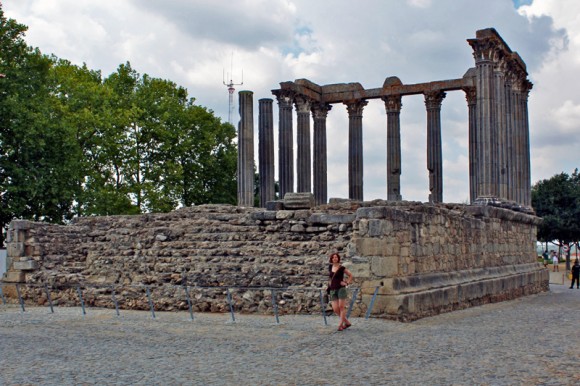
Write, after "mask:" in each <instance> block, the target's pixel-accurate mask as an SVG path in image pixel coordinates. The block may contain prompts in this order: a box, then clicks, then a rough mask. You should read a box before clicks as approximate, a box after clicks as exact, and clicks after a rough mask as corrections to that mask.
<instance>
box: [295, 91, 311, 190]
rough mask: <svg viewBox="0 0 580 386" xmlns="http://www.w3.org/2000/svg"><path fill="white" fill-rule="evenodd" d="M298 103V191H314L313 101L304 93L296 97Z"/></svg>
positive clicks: (296, 103)
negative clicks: (312, 155)
mask: <svg viewBox="0 0 580 386" xmlns="http://www.w3.org/2000/svg"><path fill="white" fill-rule="evenodd" d="M294 103H295V105H296V114H297V117H296V122H297V128H296V134H297V135H296V142H297V145H298V148H297V153H298V154H297V159H296V178H297V190H296V191H297V192H298V193H303V192H311V191H312V182H311V181H312V172H311V170H312V159H311V157H310V106H311V104H312V103H311V102H310V100H308V99H307V98H306V97H304V96H302V95H298V96H296V98H294Z"/></svg>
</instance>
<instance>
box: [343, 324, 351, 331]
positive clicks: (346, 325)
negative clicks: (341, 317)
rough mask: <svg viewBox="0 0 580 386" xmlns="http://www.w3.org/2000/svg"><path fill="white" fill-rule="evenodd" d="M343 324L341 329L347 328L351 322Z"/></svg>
mask: <svg viewBox="0 0 580 386" xmlns="http://www.w3.org/2000/svg"><path fill="white" fill-rule="evenodd" d="M343 326H344V327H343V328H342V329H343V330H346V329H347V328H349V327H350V326H352V324H350V323H344V324H343Z"/></svg>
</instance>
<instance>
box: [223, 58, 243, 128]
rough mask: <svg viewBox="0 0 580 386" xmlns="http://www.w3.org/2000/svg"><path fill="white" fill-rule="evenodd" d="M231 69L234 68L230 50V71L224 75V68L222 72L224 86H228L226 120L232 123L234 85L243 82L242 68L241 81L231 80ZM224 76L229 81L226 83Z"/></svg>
mask: <svg viewBox="0 0 580 386" xmlns="http://www.w3.org/2000/svg"><path fill="white" fill-rule="evenodd" d="M233 69H234V53H233V52H232V61H231V64H230V72H229V73H227V76H226V72H225V70H224V74H223V82H224V86H226V87H227V88H228V93H229V94H230V95H229V101H228V122H229V123H232V112H233V110H234V91H236V89H235V88H234V86H241V85H243V84H244V70H242V80H241V82H240V83H234V81H233ZM226 78H229V81H228V82H227V83H226Z"/></svg>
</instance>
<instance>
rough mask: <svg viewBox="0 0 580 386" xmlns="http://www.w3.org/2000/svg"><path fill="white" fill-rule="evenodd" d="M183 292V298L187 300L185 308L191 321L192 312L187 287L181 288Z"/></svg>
mask: <svg viewBox="0 0 580 386" xmlns="http://www.w3.org/2000/svg"><path fill="white" fill-rule="evenodd" d="M183 290H184V291H185V297H186V298H187V308H188V309H189V317H190V318H191V320H193V311H192V309H191V297H190V296H189V290H188V289H187V285H184V286H183Z"/></svg>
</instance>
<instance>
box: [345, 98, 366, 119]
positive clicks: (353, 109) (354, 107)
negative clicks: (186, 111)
mask: <svg viewBox="0 0 580 386" xmlns="http://www.w3.org/2000/svg"><path fill="white" fill-rule="evenodd" d="M343 103H344V104H345V105H346V110H347V111H348V116H349V117H362V113H363V109H364V107H365V106H366V105H367V104H368V103H369V102H368V101H366V100H364V99H356V100H352V101H345V102H343Z"/></svg>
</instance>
